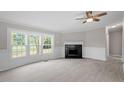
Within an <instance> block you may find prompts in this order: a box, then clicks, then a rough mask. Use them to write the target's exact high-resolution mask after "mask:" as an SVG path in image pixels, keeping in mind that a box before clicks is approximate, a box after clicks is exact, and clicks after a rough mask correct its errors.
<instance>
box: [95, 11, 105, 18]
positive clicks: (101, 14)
mask: <svg viewBox="0 0 124 93" xmlns="http://www.w3.org/2000/svg"><path fill="white" fill-rule="evenodd" d="M104 15H107V12H103V13H100V14H96V15H94V17H100V16H104Z"/></svg>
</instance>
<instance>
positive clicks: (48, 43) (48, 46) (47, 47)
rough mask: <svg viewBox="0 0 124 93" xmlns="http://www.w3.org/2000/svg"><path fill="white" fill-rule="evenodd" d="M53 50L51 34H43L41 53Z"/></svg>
mask: <svg viewBox="0 0 124 93" xmlns="http://www.w3.org/2000/svg"><path fill="white" fill-rule="evenodd" d="M52 52H53V36H52V35H45V36H44V42H43V53H52Z"/></svg>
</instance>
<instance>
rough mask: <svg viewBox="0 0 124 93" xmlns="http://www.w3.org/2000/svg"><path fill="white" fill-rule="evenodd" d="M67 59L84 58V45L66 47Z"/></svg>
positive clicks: (68, 45)
mask: <svg viewBox="0 0 124 93" xmlns="http://www.w3.org/2000/svg"><path fill="white" fill-rule="evenodd" d="M65 58H82V45H72V44H66V45H65Z"/></svg>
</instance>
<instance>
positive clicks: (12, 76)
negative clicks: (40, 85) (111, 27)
mask: <svg viewBox="0 0 124 93" xmlns="http://www.w3.org/2000/svg"><path fill="white" fill-rule="evenodd" d="M0 81H13V82H18V81H27V82H31V81H42V82H86V81H88V82H120V81H124V80H123V73H122V63H121V62H114V61H112V62H111V61H106V62H102V61H97V60H91V59H58V60H50V61H48V62H39V63H34V64H29V65H25V66H22V67H18V68H15V69H12V70H8V71H4V72H0Z"/></svg>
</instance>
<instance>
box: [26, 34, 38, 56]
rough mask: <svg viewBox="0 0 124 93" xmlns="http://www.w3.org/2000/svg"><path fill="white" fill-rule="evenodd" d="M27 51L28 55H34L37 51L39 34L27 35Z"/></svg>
mask: <svg viewBox="0 0 124 93" xmlns="http://www.w3.org/2000/svg"><path fill="white" fill-rule="evenodd" d="M28 42H29V47H30V49H29V51H30V55H36V54H38V53H39V36H38V35H29V39H28Z"/></svg>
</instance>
